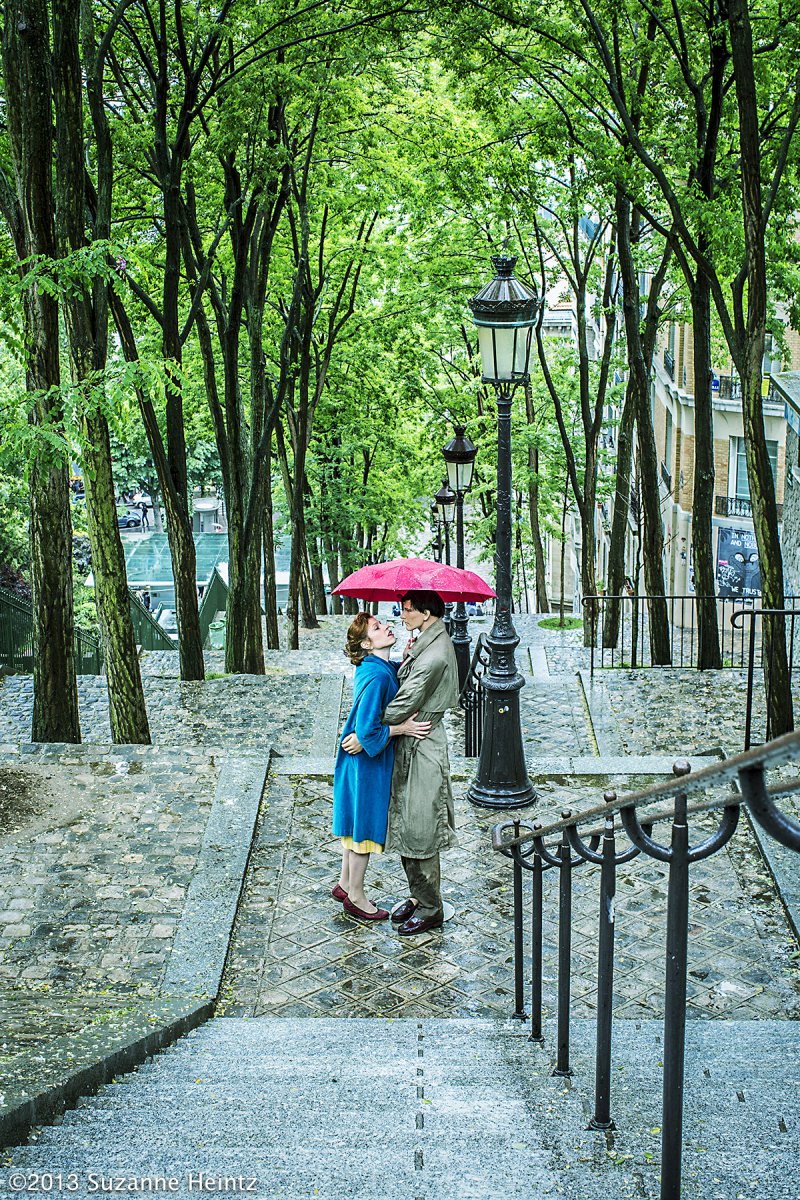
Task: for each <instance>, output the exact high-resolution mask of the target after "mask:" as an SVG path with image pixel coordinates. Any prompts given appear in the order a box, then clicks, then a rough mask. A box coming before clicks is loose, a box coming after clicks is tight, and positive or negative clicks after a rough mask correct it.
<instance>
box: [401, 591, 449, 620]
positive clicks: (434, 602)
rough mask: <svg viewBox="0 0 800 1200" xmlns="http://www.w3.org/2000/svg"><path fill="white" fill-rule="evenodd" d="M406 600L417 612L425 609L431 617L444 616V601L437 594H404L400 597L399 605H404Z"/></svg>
mask: <svg viewBox="0 0 800 1200" xmlns="http://www.w3.org/2000/svg"><path fill="white" fill-rule="evenodd" d="M406 600H408V602H409V604H410V605H411V607H412V608H414V609H416V611H417V612H425V610H426V609H427V610H428V612H429V613H430V614H431V616H432V617H443V616H444V600H443V599H442V597H441V596H440V595H439V593H438V592H406V594H405V596H401V597H400V603H401V604H404V603H405V601H406Z"/></svg>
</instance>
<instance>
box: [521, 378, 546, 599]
mask: <svg viewBox="0 0 800 1200" xmlns="http://www.w3.org/2000/svg"><path fill="white" fill-rule="evenodd" d="M525 415H526V417H527V420H528V424H529V425H531V426H532V425H535V423H536V413H535V410H534V407H533V396H532V395H531V389H530V385H528V386H527V387H526V388H525ZM528 519H529V521H530V526H531V541H532V542H533V558H534V564H535V576H536V580H535V586H536V611H537V612H540V613H541V612H545V613H546V612H549V611H550V605H549V603H548V599H547V573H546V571H545V564H544V546H543V544H542V530H541V525H540V523H539V448H538V446H529V447H528Z"/></svg>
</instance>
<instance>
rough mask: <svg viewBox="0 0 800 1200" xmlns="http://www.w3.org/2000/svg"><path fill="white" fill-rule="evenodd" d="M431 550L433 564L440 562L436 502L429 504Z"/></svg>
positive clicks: (440, 537)
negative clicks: (431, 535)
mask: <svg viewBox="0 0 800 1200" xmlns="http://www.w3.org/2000/svg"><path fill="white" fill-rule="evenodd" d="M431 533H432V534H433V537H432V538H431V549H432V551H433V558H434V562H438V563H440V562H441V561H442V527H441V524H440V521H439V509H438V508H437V507H436V501H435V500H434V501H433V503H432V504H431Z"/></svg>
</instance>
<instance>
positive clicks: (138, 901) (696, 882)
mask: <svg viewBox="0 0 800 1200" xmlns="http://www.w3.org/2000/svg"><path fill="white" fill-rule="evenodd" d="M347 623H348V619H347V618H329V619H328V620H326V621H324V622H323V625H322V628H321V629H320V630H319V631H315V632H314V633H308V634H304V635H303V636H304V641H303V649H302V650H301V651H300V652H298V655H297V657H293V656H292V655H290V654H289V653H288V652H285V653H284V652H280V654H279V653H278V652H275V653H276V655H277V657H276V658H275V659H271V660H270V663H269V664H268V673H267V675H266V676H264V677H247V676H227V677H220V678H209V679H208V680H207V681H206V682H205V683H203V684H184V683H181V682H180V681H179V680H178V679H177V678H176V677H175V673H174V667H175V663H174V660H172V661H165V656H164V655H150V656H147V658H146V659H145V677H146V695H147V702H148V709H149V713H150V718H151V725H152V729H153V734H154V741H155V742H156V745H154V746H153V747H150V748H144V747H111V746H109V745H108V744H107V740H108V724H107V711H106V708H107V705H106V700H105V695H104V681H103V680H101V679H87V678H82V679H81V682H80V690H81V704H82V714H81V715H82V723H83V729H84V736H85V738H86V740H87V743H89V744H86V745H84V746H82V747H57V748H32V747H29V746H26V745H25V742H26V739H27V737H28V736H29V721H30V699H31V691H30V680H29V679H27V678H25V677H16V678H9V679H6V680H5V681H2V682H0V741H4V742H6V743H7V745H6V747H5V748H0V787H2V785H3V780H4V776H3V771H4V770H5V771H6V772H9V771H10V772H14V771H16V772H20V771H22V772H23V773H27V776H28V779H29V781H30V780H34V782H37V787H38V791H37V795H38V801H37V803H36V804H34V806H33V810H32V811H30V812H28V813H27V815H25V816H24V819H21V824H20V825H19V827H17V828H7V829H6V832H4V833H2V834H0V904H1V905H2V908H1V909H0V916H2V917H3V921H0V991H1V992H2V993H3V997H4V1013H5V1016H4V1017H3V1022H2V1028H1V1029H0V1034H2V1042H3V1046H4V1049H3V1050H2V1056H3V1057H2V1058H0V1062H2V1063H3V1066H4V1077H7V1076H9V1075H10V1076H12V1077H13V1076H14V1075H15V1073H18V1071H17V1068H16V1067H14V1065H13V1064H14V1063H17V1065H18V1066H19V1063H20V1062H22V1059H19V1058H18V1054H19V1053H22V1052H23V1051H24V1053H25V1055H27V1057H26V1058H25V1062H26V1063H27V1067H26V1069H27V1070H30V1064H31V1055H33V1056H34V1057H35V1056H36V1054H37V1053H38V1052H39V1051H37V1047H39V1049H41V1046H42V1045H43V1044H44V1043H45V1042H46V1043H47V1045H48V1046H51V1047H52V1044H53V1042H54V1039H57V1038H58V1037H63V1036H64V1035H65V1034H66V1033H74V1032H75V1031H76V1030H80V1029H81V1028H88V1027H90V1026H91V1028H93V1029H98V1028H101V1027H102V1025H103V1023H104V1022H107V1023H109V1025H113V1024H114V1022H115V1021H116V1020H117V1018H118V1017H119V1016H120V1014H121V1015H123V1016H124V1014H125V1013H126V1012H132V1011H134V1010H136V1011H137V1012H141V1011H142V1009H141V1006H142V1005H148V1004H152V1005H155V1004H156V1003H157V1002H162V1001H164V1000H165V999H169V998H170V997H174V996H175V995H177V994H188V991H189V990H192V988H193V986H194V985H191V986H190V984H188V983H187V982H186V981H187V979H189V978H191V970H188V974H187V960H191V959H193V958H197V959H198V961H199V960H202V959H203V956H204V955H205V956H206V957H208V956H210V957H211V958H213V959H214V962H213V963H212V964H211V967H210V968H209V972H208V978H211V977H213V976H214V972H215V971H216V972H217V974H219V973H220V972H222V968H223V963H224V962H225V951H226V948H227V939H226V940H225V943H224V944H222V943H220V942H219V940H216V941H213V939H212V941H213V944H212V943H211V942H210V941H209V938H210V935H209V934H208V933H205V934H203V933H202V932H201V933H197V932H196V931H195V933H194V934H192V936H191V937H189V936H188V935H187V934H186V928H187V914H188V913H190V910H191V904H192V901H191V897H192V895H195V896H197V898H198V899H197V908H198V911H200V909H202V907H203V905H204V904H205V903H206V897H207V894H208V893H211V894H213V893H215V891H216V890H217V885H216V883H215V882H214V881H215V876H214V869H215V867H214V861H215V860H214V855H216V860H219V858H220V850H219V846H218V844H217V840H216V838H215V837H214V838H211V839H210V840H209V835H208V829H209V818H210V814H211V812H212V809H213V808H214V804H213V801H214V797H215V795H218V793H219V789H220V788H221V787H222V786H223V784H224V783H225V780H226V777H228V776H229V774H230V772H229V763H230V762H232V761H233V758H234V757H235V756H240V757H241V756H245V757H247V756H248V755H249V756H250V760H251V761H252V764H253V769H254V770H256V769H260V770H262V772H263V770H264V769H265V768H266V765H267V761H268V760H269V762H270V764H271V765H270V772H269V775H268V777H267V781H266V787H265V789H264V794H263V799H262V801H261V804H260V807H258V796H256V798H255V802H254V807H253V813H252V817H253V822H254V824H255V834H254V839H253V843H252V848H250V841H249V838H250V833H249V832H247V829H248V826H247V823H246V822H245V824H244V825H243V826H242V832H241V834H240V841H241V846H240V847H239V850H240V852H241V854H242V860H241V874H239V875H238V876H237V877H236V881H235V895H234V896H233V899H232V901H231V905H232V907H231V920H232V919H233V916H232V914H233V909H234V908H235V902H236V896H238V892H239V886H240V885H242V892H241V900H240V903H239V905H238V912H237V915H236V920H235V925H234V927H233V936H232V938H231V941H230V947H229V951H228V954H227V963H226V964H225V970H224V976H223V978H222V986H221V990H220V1005H219V1011H220V1013H221V1014H227V1015H230V1016H234V1015H249V1016H272V1015H274V1016H281V1017H297V1016H319V1017H322V1016H324V1017H330V1016H339V1017H358V1016H392V1017H492V1018H495V1017H507V1016H508V1015H509V1014H510V1013H511V1011H512V1009H513V994H512V993H513V976H512V930H511V911H512V887H511V870H510V865H509V863H508V861H507V860H506V859H504V858H502V857H501V856H498V855H495V854H494V853H493V852H492V851H491V848H490V830H491V826H492V824H494V822H495V821H497V820H499V819H501V818H502V817H503V816H504V814H502V813H494V812H487V811H486V810H480V809H475V808H473V807H472V806H471V805H469V804H468V803H467V802H466V800H465V792H466V788H467V785H468V782H469V780H470V778H471V776H472V773H473V771H474V769H475V762H474V760H466V759H465V758H464V756H463V744H462V739H463V718H462V717H461V715H460V714H459V713H454V714H450V716H449V717H448V719H447V728H448V732H449V737H450V745H451V759H452V767H453V779H454V792H455V796H456V814H457V826H458V833H459V846H458V847H457V848H456V849H455V850H453V851H451V852H450V853H448V854H445V855H443V857H442V866H443V892H444V895H445V898H446V899H447V900H449V901H450V902H451V903H452V905H453V906H454V909H455V915H454V917H453V919H452V920H450V921H449V922H448V923H447V924H446V926H445V928H444V930H443V931H441V932H434V933H431V934H427V935H424V936H422V937H421V938H416V939H413V940H412V941H411V942H410V943H409V942H407V941H404V940H402V939H400V938H399V937H398V936H397V935H396V933H394V932H393V930H392V929H391V928H390V927H389V925H388V923H385V924H382V925H379V926H377V927H375V926H366V927H365V926H363V925H361V924H360V923H358V922H357V921H354V920H353V919H351V918H350V917H348V916H346V915H345V914H344V913H343V910H342V908H341V906H340V905H338V904H336V903H335V902H334V901H333V900H332V899H331V898H330V895H329V892H330V888H331V886H332V885H333V883H334V882H335V881H336V878H337V876H338V858H339V848H338V844H337V843H336V841H335V840H334V839H333V838H332V837H331V834H330V819H331V793H332V779H331V776H332V769H333V752H334V747H335V744H336V738H337V735H338V730H339V728H340V726H341V722H342V721H343V718H344V715H345V713H346V711H347V708H348V705H349V702H350V696H351V689H352V669H350V668H348V666H347V663H346V661H345V660H344V658H343V657H342V655H341V643H342V640H343V633H344V629H345V628H346V625H347ZM518 626H519V632H520V635H521V638H522V645H521V648H520V652H519V661H520V665H521V667H522V669H523V671H524V672H525V673H526V687H525V688H524V689H523V692H522V693H521V713H522V725H523V736H524V740H525V749H526V754H527V756H528V760H529V762H531V763H532V764H533V763H535V773H536V778H535V786H536V789H537V793H538V796H539V799H538V801H537V805H536V807H535V808H534V809H532V810H528V811H525V812H523V813H522V814H520V815H522V816H523V817H529V816H531V815H534V814H535V815H536V816H537V817H547V816H548V815H556V814H558V813H559V812H560V810H561V809H562V808H564V807H565V806H567V807H571V808H574V809H579V808H581V807H586V806H588V805H589V804H592V803H596V802H597V801H598V799H599V798H600V797H601V796H602V793H603V790H604V789H605V788H606V787H608V786H610V785H613V786H615V787H616V788H617V790H618V791H624V790H626V789H630V788H633V787H638V786H643V785H644V784H645V783H646V782H648V780H650V779H652V778H653V776H652V774H651V773H645V774H643V768H641V767H640V768H637V770H638V773H636V774H634V773H631V770H629V769H628V768H626V766H625V760H624V758H623V759H622V760H620V759H619V758H617V759H614V760H612V759H610V758H605V757H598V753H597V752H598V748H600V749H601V750H602V749H603V745H602V744H601V743H602V738H601V736H599V735H598V729H597V728H596V727H594V728H593V724H592V720H591V717H590V706H589V702H588V701H587V694H586V682H585V675H584V676H583V678H582V677H581V674H580V672H581V671H582V670H583V669H584V667H585V662H586V652H585V651H584V649H583V647H582V646H581V645H580V631H577V632H571V631H570V632H566V633H562V632H560V631H549V630H548V631H544V630H539V628H538V626H537V623H536V620H535V618H532V617H527V616H521V617H520V618H519V621H518ZM281 656H282V657H281ZM168 657H169V656H166V658H167V659H168ZM213 665H214V661H213V660H212V661H210V663H209V667H211V666H213ZM216 665H219V664H218V663H217V664H216ZM311 667H313V670H311V669H310V668H311ZM300 668H303V669H300ZM602 684H603V702H604V712H605V717H604V720H605V722H606V725H607V727H608V729H612V728H613V732H614V735H615V737H616V739H617V742H618V746H619V750H620V752H621V753H622V754H623V755H625V754H627V755H628V756H633V755H639V754H647V755H653V754H656V753H659V752H660V753H662V754H664V755H666V756H668V757H666V758H665V759H664V760H663V763H662V766H661V768H660V769H661V770H663V771H664V772H667V771H668V770H669V766H670V761H671V759H670V757H669V756H675V757H677V756H678V755H681V754H685V753H686V752H687V751H688V750H694V749H704V748H708V747H709V746H712V745H717V746H719V745H722V746H723V747H724V748H725V749H727V750H736V749H738V748H739V745H738V740H737V739H738V736H739V734H738V725H737V722H738V721H739V719H740V709H741V689H740V683H739V681H737V678H736V676H735V674H734V673H732V672H721V673H719V678H712V677H710V676H705V675H704V676H698V674H697V673H696V672H679V671H674V670H673V671H665V670H649V671H638V672H628V671H620V672H604V674H603V679H602ZM598 695H599V692H598ZM589 700H591V702H592V703H596V701H597V696H594V697H589ZM599 733H600V734H602V730H600V731H599ZM596 735H598V736H596ZM592 756H593V757H592ZM581 761H582V762H583V763H588V762H591V763H596V764H597V765H596V767H594V766H593V767H592V769H591V772H590V771H589V769H588V768H585V770H586V773H585V774H584V775H576V774H575V773H574V771H575V770H579V769H580V768H579V767H578V766H575V767H574V770H573V768H571V767H570V763H572V762H574V763H580V762H581ZM647 770H648V772H649V771H651V768H648V769H647ZM611 771H613V772H614V775H613V777H612V776H611V775H610V774H605V772H611ZM259 791H260V785H259ZM225 803H226V804H228V805H229V806H230V805H232V806H233V809H235V808H236V796H235V795H234V796H231V797H230V798H229V799H228V800H226V801H225ZM256 810H257V815H256ZM252 827H253V826H252V823H251V825H250V826H249V828H250V830H252ZM248 849H250V854H249V861H247V869H246V873H245V861H246V860H247V852H248ZM225 856H226V857H227V856H228V852H227V851H226V855H225ZM242 879H243V884H242ZM229 887H233V881H229ZM367 887H368V892H369V894H371V895H372V896H373V897H374V898H375V899H377V900H380V901H382V902H389V903H391V902H393V901H395V900H399V899H402V898H403V897H404V895H405V886H404V876H403V873H402V870H401V869H400V866H399V862H398V861H397V860H396V859H395V858H394V856H392V855H387V856H385V857H383V856H375V857H374V858H373V861H372V863H371V864H370V869H369V874H368V877H367ZM597 887H598V878H597V872H596V870H595V869H594V868H582V869H581V870H580V871H578V872H576V874H575V897H574V915H575V927H574V928H575V935H574V946H573V964H574V966H573V997H574V1004H573V1011H574V1013H575V1015H576V1017H588V1016H591V1015H592V1014H593V1013H594V1007H595V1003H596V998H595V971H596V963H595V959H596V929H597V916H596V910H597V903H598V900H597ZM691 895H692V909H691V921H692V928H691V933H690V967H689V973H690V997H689V1014H690V1016H691V1017H693V1018H704V1017H710V1018H720V1017H732V1016H736V1017H737V1018H756V1019H762V1018H772V1019H784V1018H798V1017H799V1016H800V1008H799V1007H798V1005H799V1003H800V1001H799V999H798V998H799V997H800V979H799V978H798V951H797V943H796V942H795V940H794V938H793V936H792V934H791V932H790V930H789V927H788V925H787V922H786V919H785V914H784V911H783V909H782V907H781V903H780V899H779V897H778V894H777V892H776V888H775V885H774V883H773V880H772V877H771V876H770V874H769V871H768V870H767V868H766V866H765V864H764V860H763V857H762V855H761V853H760V851H759V849H758V846H757V845H756V843H755V840H754V838H753V835H752V832H751V830H750V828H749V826H748V824H747V821H746V820H745V819H743V820H742V822H741V826H740V829H739V831H738V832H737V834H736V836H735V838H734V839H733V841H732V842H731V843H730V845H729V846H728V847H727V848H726V850H725V851H724V852H723V853H721V854H718V855H716V856H715V857H714V858H712V859H711V860H708V861H706V862H703V863H700V864H697V865H696V866H695V867H693V869H692V893H691ZM665 910H666V876H665V873H664V871H663V869H662V868H661V866H660V865H659V864H657V863H654V862H653V861H651V860H642V859H637V860H635V861H634V862H633V863H631V864H629V865H628V866H626V867H624V868H623V869H622V870H621V871H620V875H619V882H618V889H617V914H618V918H617V949H618V958H617V970H616V986H615V994H616V1007H615V1015H616V1016H617V1017H619V1018H621V1019H634V1020H635V1019H639V1018H643V1017H644V1018H652V1017H657V1016H659V1015H660V1013H661V1012H662V1004H663V971H664V965H663V962H664V944H663V939H664V926H665ZM556 913H557V889H556V880H555V879H553V878H551V876H550V875H549V874H548V875H547V876H546V877H545V980H544V986H545V1006H546V1009H547V1011H548V1012H552V1005H553V997H554V985H555V969H556V951H555V940H556V926H555V917H556ZM192 928H195V927H194V926H192ZM181 930H183V933H182V932H181ZM220 936H221V935H220V934H219V932H218V931H217V933H215V934H214V937H215V938H217V939H219V937H220ZM192 937H194V939H195V940H194V941H192ZM187 939H188V940H187ZM209 947H210V949H209ZM180 955H182V956H183V957H182V958H181V961H180V963H179V964H178V965H176V962H177V959H176V956H180ZM188 965H189V967H191V962H189V964H188ZM179 967H180V969H178V968H179ZM204 986H205V987H206V988H207V987H208V986H210V985H207V984H205V985H204ZM194 990H195V991H197V994H199V993H200V992H201V991H202V990H203V989H202V988H199V989H198V988H195V989H194ZM43 1013H45V1014H48V1015H47V1016H46V1017H45V1018H44V1019H43V1018H42V1014H43ZM37 1014H38V1015H37ZM48 1053H49V1051H48ZM70 1053H71V1051H70ZM40 1057H41V1054H40ZM51 1065H52V1063H51ZM20 1069H21V1068H20ZM1 1109H2V1105H0V1111H1Z"/></svg>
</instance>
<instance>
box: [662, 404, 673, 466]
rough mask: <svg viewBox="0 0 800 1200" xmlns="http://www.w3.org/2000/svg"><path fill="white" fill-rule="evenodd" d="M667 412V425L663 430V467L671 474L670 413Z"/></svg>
mask: <svg viewBox="0 0 800 1200" xmlns="http://www.w3.org/2000/svg"><path fill="white" fill-rule="evenodd" d="M666 412H667V424H666V428H665V429H664V466H665V467H666V468H667V470H668V471H669V472H672V413H671V412H670V410H669V409H667V410H666Z"/></svg>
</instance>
